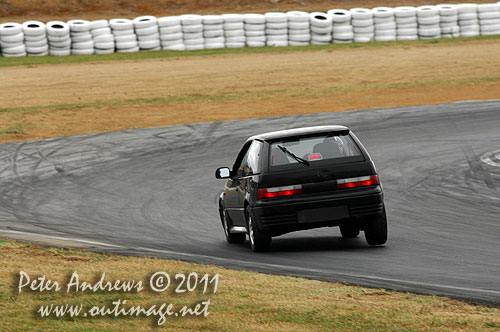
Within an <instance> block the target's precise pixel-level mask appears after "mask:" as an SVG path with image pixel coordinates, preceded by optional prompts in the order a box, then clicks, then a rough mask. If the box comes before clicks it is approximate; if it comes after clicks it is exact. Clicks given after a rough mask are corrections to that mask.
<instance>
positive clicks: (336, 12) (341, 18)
mask: <svg viewBox="0 0 500 332" xmlns="http://www.w3.org/2000/svg"><path fill="white" fill-rule="evenodd" d="M327 14H328V15H330V16H331V17H332V21H333V23H346V22H351V16H352V15H351V12H350V11H348V10H345V9H331V10H329V11H328V13H327Z"/></svg>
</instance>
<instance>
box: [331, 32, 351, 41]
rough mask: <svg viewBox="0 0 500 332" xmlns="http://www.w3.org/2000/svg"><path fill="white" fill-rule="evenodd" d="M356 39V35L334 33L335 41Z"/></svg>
mask: <svg viewBox="0 0 500 332" xmlns="http://www.w3.org/2000/svg"><path fill="white" fill-rule="evenodd" d="M353 38H354V33H352V32H344V33H334V34H333V39H335V40H352V39H353Z"/></svg>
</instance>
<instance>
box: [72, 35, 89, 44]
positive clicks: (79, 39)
mask: <svg viewBox="0 0 500 332" xmlns="http://www.w3.org/2000/svg"><path fill="white" fill-rule="evenodd" d="M91 40H93V39H92V35H91V34H90V33H89V34H86V35H83V36H75V37H71V41H72V42H73V43H83V42H88V41H91Z"/></svg>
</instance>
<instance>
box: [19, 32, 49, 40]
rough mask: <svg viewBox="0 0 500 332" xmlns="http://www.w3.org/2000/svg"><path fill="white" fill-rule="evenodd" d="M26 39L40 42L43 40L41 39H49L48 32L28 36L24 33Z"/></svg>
mask: <svg viewBox="0 0 500 332" xmlns="http://www.w3.org/2000/svg"><path fill="white" fill-rule="evenodd" d="M24 40H25V41H27V42H38V41H41V40H45V41H46V40H47V34H45V33H44V34H42V35H38V36H27V35H24Z"/></svg>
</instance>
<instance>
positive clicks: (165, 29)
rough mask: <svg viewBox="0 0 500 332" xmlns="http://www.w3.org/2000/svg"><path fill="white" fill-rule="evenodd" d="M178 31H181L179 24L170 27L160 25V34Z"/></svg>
mask: <svg viewBox="0 0 500 332" xmlns="http://www.w3.org/2000/svg"><path fill="white" fill-rule="evenodd" d="M204 28H205V27H204ZM178 32H182V28H181V26H180V25H174V26H171V27H160V34H162V35H166V34H169V33H178Z"/></svg>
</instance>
